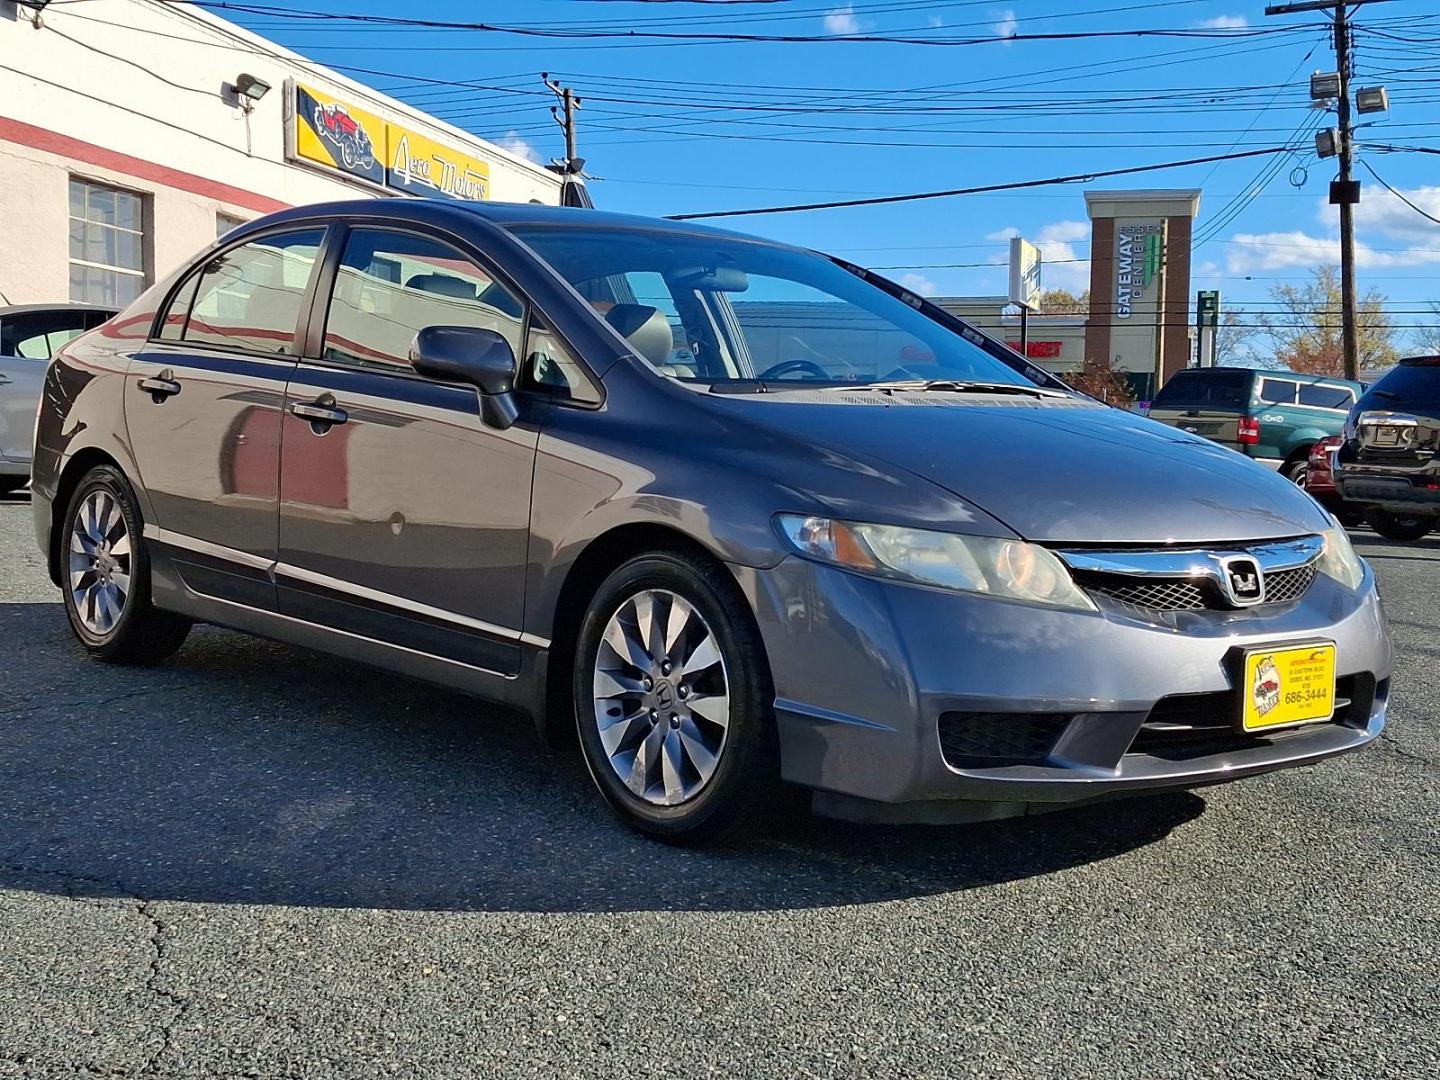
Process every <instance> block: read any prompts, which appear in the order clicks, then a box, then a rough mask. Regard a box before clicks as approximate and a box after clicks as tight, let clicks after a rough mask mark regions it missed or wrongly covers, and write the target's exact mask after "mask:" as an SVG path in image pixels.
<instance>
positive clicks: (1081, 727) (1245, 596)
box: [33, 200, 1391, 841]
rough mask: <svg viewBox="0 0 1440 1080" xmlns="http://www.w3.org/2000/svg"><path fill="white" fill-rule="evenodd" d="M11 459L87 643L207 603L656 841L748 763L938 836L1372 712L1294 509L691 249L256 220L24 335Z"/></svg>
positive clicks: (1376, 606) (518, 231)
mask: <svg viewBox="0 0 1440 1080" xmlns="http://www.w3.org/2000/svg"><path fill="white" fill-rule="evenodd" d="M36 440H37V442H36V447H35V454H34V484H33V487H34V500H33V502H34V511H35V524H36V534H37V537H38V540H39V543H40V547H41V549H42V551H43V552H44V553H45V556H46V558H47V559H48V561H49V567H50V573H51V576H52V577H53V579H54V581H55V583H56V585H58V586H59V587H60V588H61V589H62V590H63V594H64V603H65V608H66V611H67V613H68V615H69V621H70V625H71V627H72V628H73V630H74V633H75V636H76V637H77V638H78V639H79V641H80V643H81V644H82V645H83V646H84V647H85V649H87V650H88V651H89V652H90V653H91V654H93V655H94V656H95V657H98V658H100V659H102V660H108V661H112V662H117V663H121V662H123V663H154V662H157V661H159V660H161V659H163V658H164V657H166V656H168V655H169V654H171V653H172V652H174V651H175V650H176V649H177V648H179V646H180V644H181V642H182V641H183V640H184V639H185V635H186V632H187V630H188V629H189V627H190V626H191V625H192V624H193V623H195V622H207V623H215V624H218V625H222V626H228V627H233V628H236V629H239V630H244V631H249V632H251V633H255V634H261V635H264V636H266V637H271V638H276V639H280V640H283V641H288V642H292V643H295V644H297V645H302V646H307V647H310V648H314V649H320V650H323V651H326V652H331V653H336V654H339V655H341V656H344V657H348V658H351V659H353V660H356V661H360V662H364V663H369V664H375V665H379V666H382V667H385V668H389V669H391V670H394V671H396V672H400V673H403V674H405V675H410V676H417V677H420V678H423V679H428V680H431V681H433V682H437V683H442V684H445V685H447V686H450V687H454V688H457V689H460V690H464V691H468V692H471V693H473V694H475V695H477V696H479V697H483V698H487V699H490V700H492V701H495V702H500V703H503V704H506V705H509V706H514V707H517V708H518V709H520V710H522V711H523V712H526V713H528V714H529V715H530V716H531V717H533V718H534V721H535V723H536V726H537V728H538V730H539V734H540V736H541V737H543V738H544V739H546V740H547V741H548V742H552V743H556V744H559V745H561V746H569V747H571V748H572V749H573V748H574V747H575V744H577V743H578V752H579V753H581V754H582V756H583V758H584V761H585V763H586V765H587V766H588V768H589V771H590V774H591V776H592V777H593V778H594V782H595V785H596V787H597V788H598V789H599V791H600V793H601V795H602V796H603V797H604V799H605V800H606V802H608V803H609V805H610V806H611V807H613V808H614V809H615V810H616V811H617V812H618V814H619V815H620V817H621V818H623V819H624V820H625V821H626V822H628V823H629V824H631V825H632V826H634V827H636V828H638V829H640V830H642V831H644V832H646V833H648V834H651V835H653V836H657V837H661V838H664V839H668V840H674V841H698V840H703V839H707V838H711V837H714V836H716V835H718V834H719V833H721V832H722V831H724V830H727V829H729V828H731V827H733V826H735V825H737V824H740V823H742V822H744V821H747V820H749V821H753V820H754V819H755V818H756V817H757V816H760V815H763V814H765V813H766V812H770V810H769V808H771V807H773V806H775V805H776V804H775V803H773V802H772V801H771V800H769V799H768V797H767V795H768V793H769V792H770V791H772V790H773V789H775V788H776V787H778V786H779V785H780V783H781V782H782V781H783V782H788V783H789V784H791V785H797V786H800V787H803V788H806V789H809V790H810V792H811V793H812V801H813V806H814V808H815V809H816V810H817V811H818V812H821V813H824V814H828V815H831V816H835V817H841V818H847V819H851V820H860V821H884V822H901V821H924V822H944V821H960V820H974V819H976V818H979V817H988V816H1001V815H1005V814H1016V813H1023V812H1030V811H1034V810H1037V809H1044V808H1053V807H1056V806H1058V805H1061V804H1066V803H1074V802H1080V801H1087V800H1094V799H1100V798H1105V797H1109V796H1113V795H1117V794H1126V793H1135V792H1140V791H1156V790H1162V789H1173V788H1190V787H1197V786H1201V785H1206V784H1213V783H1217V782H1220V781H1225V780H1231V779H1235V778H1237V777H1243V776H1248V775H1252V774H1257V773H1263V772H1266V771H1268V770H1273V769H1281V768H1286V767H1289V766H1295V765H1306V764H1310V763H1313V762H1316V761H1319V760H1321V759H1323V758H1327V757H1331V756H1333V755H1336V754H1341V753H1344V752H1346V751H1349V750H1354V749H1356V748H1358V747H1361V746H1363V745H1365V744H1366V743H1368V742H1370V741H1371V740H1373V739H1375V738H1376V736H1377V735H1378V734H1379V733H1380V730H1381V728H1382V726H1383V725H1384V722H1385V710H1386V700H1387V697H1388V693H1389V686H1390V682H1389V680H1390V672H1391V646H1390V641H1389V637H1388V634H1387V630H1386V625H1385V619H1384V615H1383V612H1382V610H1381V606H1380V601H1379V599H1378V598H1377V596H1376V592H1375V581H1374V577H1373V575H1372V573H1371V571H1370V569H1369V567H1368V566H1367V565H1366V564H1365V563H1364V562H1363V561H1362V560H1361V559H1360V558H1358V557H1357V556H1356V554H1355V552H1354V550H1353V549H1352V548H1351V545H1350V542H1349V540H1348V539H1347V537H1346V534H1345V532H1344V531H1343V530H1342V529H1340V528H1339V527H1338V526H1337V525H1336V523H1335V521H1334V520H1333V519H1331V518H1330V517H1329V516H1328V515H1327V514H1325V512H1324V511H1322V510H1321V508H1320V507H1319V505H1318V504H1317V503H1315V502H1314V500H1312V499H1311V498H1310V497H1309V496H1308V495H1306V494H1305V493H1304V492H1303V491H1301V490H1299V489H1298V488H1296V487H1295V486H1294V485H1293V484H1290V483H1289V482H1287V481H1286V480H1284V479H1283V478H1281V477H1278V476H1276V475H1275V474H1273V473H1271V472H1269V471H1268V470H1266V469H1263V468H1261V467H1259V466H1257V465H1255V464H1254V463H1252V462H1250V461H1247V460H1246V459H1245V458H1243V457H1241V456H1239V455H1238V454H1235V453H1234V452H1233V451H1230V450H1227V449H1225V448H1223V447H1220V446H1217V445H1216V444H1214V443H1211V442H1208V441H1206V440H1204V439H1200V438H1197V437H1193V436H1190V435H1187V434H1185V433H1184V432H1181V431H1177V430H1176V429H1174V428H1169V427H1165V426H1162V425H1160V424H1156V423H1152V422H1151V421H1149V420H1146V419H1143V418H1140V417H1137V416H1134V415H1131V414H1129V413H1126V412H1121V411H1119V410H1116V409H1112V408H1108V407H1106V406H1104V405H1102V404H1099V403H1097V402H1095V401H1093V400H1091V399H1089V398H1087V397H1084V396H1082V395H1079V394H1077V393H1074V392H1073V391H1071V390H1070V389H1069V388H1067V387H1066V386H1065V385H1064V383H1062V382H1061V381H1060V380H1058V379H1057V378H1056V377H1054V376H1053V375H1051V374H1049V373H1047V372H1045V371H1043V370H1041V369H1039V368H1037V367H1035V366H1033V365H1031V364H1029V363H1027V362H1026V361H1025V360H1024V359H1023V358H1021V357H1020V356H1018V355H1016V354H1015V353H1013V352H1011V351H1010V350H1008V349H1007V348H1005V347H1004V346H1003V345H1002V344H1000V343H998V342H996V341H994V340H992V339H991V338H989V337H987V336H986V335H984V334H982V333H980V332H979V331H977V330H976V329H974V328H973V327H971V326H969V325H967V324H965V323H964V322H961V321H959V320H957V319H955V318H954V317H952V316H951V315H949V314H947V313H945V312H944V311H942V310H940V309H939V308H937V307H935V306H934V305H932V304H930V303H928V302H926V301H925V300H924V299H922V298H920V297H918V296H915V295H913V294H912V293H910V292H908V291H906V290H905V289H903V288H900V287H899V286H897V285H895V284H892V283H891V282H889V281H886V280H884V279H882V278H879V277H876V276H875V275H873V274H870V273H868V272H867V271H865V270H863V269H861V268H860V267H857V266H852V265H850V264H848V263H846V262H844V261H840V260H836V259H831V258H827V257H825V256H823V255H819V254H816V253H814V252H811V251H805V250H801V249H798V248H794V247H788V246H784V245H781V244H776V243H770V242H766V241H761V240H756V239H753V238H750V237H746V236H741V235H738V234H734V233H729V232H723V231H719V230H713V229H706V228H699V227H691V226H681V225H676V224H673V223H668V222H662V221H654V220H649V219H644V218H632V217H625V216H619V215H613V214H607V213H601V212H597V211H593V210H577V209H561V208H554V207H543V206H518V205H517V206H506V205H497V204H477V203H460V202H453V203H452V202H439V201H433V202H431V201H398V200H397V201H388V200H387V201H366V202H353V203H336V204H329V205H320V206H310V207H304V208H300V209H295V210H289V211H285V212H283V213H280V214H276V215H273V216H271V217H268V218H264V219H261V220H259V221H256V222H252V223H251V224H249V225H247V226H245V227H243V228H241V229H237V230H236V231H235V232H232V233H230V234H228V235H227V236H226V237H225V238H224V239H223V240H221V241H219V242H218V243H217V244H216V245H215V246H213V247H212V248H210V249H209V250H207V251H205V252H203V253H202V254H200V255H199V256H198V257H197V258H196V259H195V261H194V262H192V263H191V264H190V265H188V266H186V267H184V268H182V269H181V270H179V271H178V272H176V273H175V274H174V275H172V276H171V277H170V278H168V279H167V280H165V281H162V282H160V283H158V284H156V285H155V286H154V287H153V288H151V289H150V290H149V291H147V292H146V293H145V294H144V295H143V296H141V297H140V299H139V300H137V301H136V302H135V303H134V304H132V305H131V306H130V307H129V308H128V309H127V310H125V311H124V312H122V313H121V314H120V315H119V316H118V317H117V318H115V319H114V320H112V321H111V322H109V323H107V324H106V325H105V326H103V327H101V328H99V329H97V330H95V331H92V332H90V333H89V334H86V335H85V336H83V337H81V338H78V339H76V340H75V341H73V342H71V343H70V344H69V345H67V346H66V347H65V348H64V349H63V350H62V351H61V353H60V354H59V355H58V356H57V357H56V359H55V360H54V361H53V363H52V364H51V365H50V367H49V370H48V373H47V377H46V385H45V388H44V399H43V403H42V407H41V412H40V416H39V422H38V426H37V434H36ZM484 715H485V714H484V713H483V712H481V711H479V710H477V721H478V720H479V718H480V717H481V716H484Z"/></svg>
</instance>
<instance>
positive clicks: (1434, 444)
mask: <svg viewBox="0 0 1440 1080" xmlns="http://www.w3.org/2000/svg"><path fill="white" fill-rule="evenodd" d="M1335 486H1336V488H1337V489H1338V490H1339V492H1340V494H1341V496H1342V497H1343V498H1344V500H1345V502H1346V503H1347V504H1351V505H1355V506H1358V507H1360V508H1361V509H1363V510H1364V513H1365V517H1366V520H1368V521H1369V522H1370V524H1371V526H1372V527H1374V529H1375V531H1376V532H1378V533H1379V534H1380V535H1381V536H1383V537H1385V538H1386V539H1388V540H1419V539H1420V538H1421V537H1422V536H1424V535H1425V534H1426V533H1428V532H1429V531H1430V530H1431V529H1434V528H1435V527H1436V525H1437V524H1440V356H1412V357H1409V358H1407V359H1404V360H1401V361H1400V363H1398V364H1397V365H1395V367H1393V368H1391V369H1390V371H1389V372H1387V373H1386V374H1385V376H1384V377H1383V378H1382V379H1381V380H1380V381H1379V382H1377V383H1376V384H1375V385H1374V386H1372V387H1371V388H1370V389H1369V390H1368V391H1366V393H1365V396H1364V397H1362V398H1361V399H1360V401H1359V402H1358V403H1357V404H1356V405H1355V408H1354V409H1353V410H1352V411H1351V413H1350V418H1349V419H1348V420H1347V421H1346V423H1345V442H1344V444H1343V445H1341V447H1340V450H1339V451H1338V453H1337V454H1336V468H1335Z"/></svg>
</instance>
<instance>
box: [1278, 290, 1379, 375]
mask: <svg viewBox="0 0 1440 1080" xmlns="http://www.w3.org/2000/svg"><path fill="white" fill-rule="evenodd" d="M1270 301H1271V304H1270V307H1269V308H1268V309H1267V310H1266V312H1265V313H1264V314H1262V315H1260V316H1258V319H1257V321H1258V322H1259V324H1260V327H1261V329H1262V330H1263V332H1264V333H1265V335H1266V336H1267V337H1268V338H1269V339H1270V342H1271V344H1273V345H1274V348H1275V357H1276V359H1277V360H1278V361H1279V362H1280V363H1281V365H1283V366H1284V367H1287V368H1289V369H1291V370H1292V371H1305V372H1309V373H1310V374H1312V375H1336V376H1343V375H1344V374H1345V353H1344V348H1343V346H1342V342H1341V335H1340V311H1341V305H1340V271H1339V269H1338V268H1337V267H1334V266H1320V267H1317V268H1316V269H1315V272H1314V276H1313V278H1312V279H1311V280H1310V281H1308V282H1306V283H1305V284H1303V285H1292V284H1290V283H1288V282H1285V283H1282V284H1279V285H1276V286H1274V287H1273V288H1272V289H1271V290H1270ZM1386 303H1387V301H1386V298H1385V296H1384V295H1383V294H1382V293H1380V292H1379V291H1378V290H1376V289H1371V290H1370V291H1369V292H1368V293H1366V294H1365V295H1364V296H1363V297H1361V298H1360V301H1359V305H1358V308H1359V310H1358V312H1357V316H1358V319H1357V331H1358V333H1357V336H1358V339H1359V354H1360V356H1359V359H1360V367H1361V368H1362V369H1363V368H1378V367H1389V366H1390V365H1391V364H1393V363H1394V362H1395V359H1396V356H1397V353H1396V349H1395V342H1396V333H1395V321H1394V320H1393V319H1392V318H1391V317H1390V315H1389V314H1388V313H1387V312H1386V311H1385V305H1386Z"/></svg>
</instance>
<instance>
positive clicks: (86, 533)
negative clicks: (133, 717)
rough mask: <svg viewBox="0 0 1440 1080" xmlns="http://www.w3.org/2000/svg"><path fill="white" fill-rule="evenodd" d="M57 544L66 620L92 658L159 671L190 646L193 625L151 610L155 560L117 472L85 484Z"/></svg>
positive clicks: (101, 472) (103, 469) (97, 471)
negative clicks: (148, 666)
mask: <svg viewBox="0 0 1440 1080" xmlns="http://www.w3.org/2000/svg"><path fill="white" fill-rule="evenodd" d="M63 527H64V533H63V534H62V535H61V536H60V538H59V542H60V544H61V549H60V550H61V568H62V572H63V583H64V593H65V613H66V615H68V616H69V618H70V629H71V630H73V631H74V633H75V637H76V638H77V639H79V641H80V644H81V645H83V646H85V648H86V650H87V651H89V653H90V654H91V655H92V656H95V657H97V658H98V659H101V660H107V661H110V662H112V663H117V664H154V663H158V662H159V661H161V660H163V659H165V658H166V657H167V656H169V655H170V654H171V653H173V652H174V651H175V650H176V649H178V648H180V646H181V644H182V643H183V642H184V641H185V635H186V634H188V633H189V632H190V623H189V620H187V619H184V618H181V617H180V616H178V615H174V614H172V613H170V612H168V611H161V610H159V609H158V608H156V607H155V606H154V605H153V604H152V603H151V602H150V557H149V553H148V552H147V551H146V549H145V540H144V535H143V526H142V523H141V519H140V512H139V509H138V508H137V506H136V502H135V496H134V493H133V492H132V491H131V490H130V485H129V484H128V483H126V481H125V477H124V476H122V475H121V473H120V472H119V470H117V469H115V468H114V467H112V466H109V465H101V466H98V467H96V468H94V469H92V470H91V471H90V472H89V473H87V474H86V475H85V477H84V479H82V480H81V481H80V485H79V486H78V487H77V488H76V489H75V493H74V494H73V495H72V496H71V497H70V503H69V506H68V508H67V510H66V513H65V521H64V526H63Z"/></svg>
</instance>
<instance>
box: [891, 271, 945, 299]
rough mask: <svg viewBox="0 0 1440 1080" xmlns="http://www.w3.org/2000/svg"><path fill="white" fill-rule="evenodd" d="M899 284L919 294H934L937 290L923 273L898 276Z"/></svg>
mask: <svg viewBox="0 0 1440 1080" xmlns="http://www.w3.org/2000/svg"><path fill="white" fill-rule="evenodd" d="M899 284H900V285H901V286H903V287H904V288H906V289H909V290H910V291H911V292H913V293H919V294H920V295H921V296H934V295H935V294H936V293H937V292H938V291H939V289H938V288H936V285H935V283H934V282H933V281H931V280H930V279H929V278H927V277H926V276H925V275H924V274H905V275H904V276H903V277H901V278H900V281H899Z"/></svg>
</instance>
